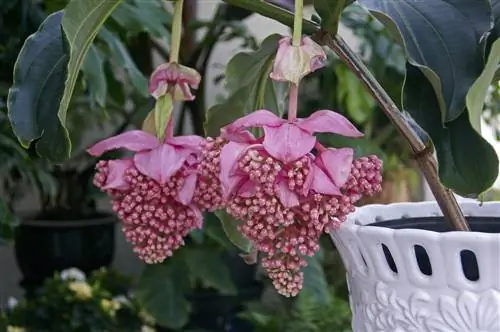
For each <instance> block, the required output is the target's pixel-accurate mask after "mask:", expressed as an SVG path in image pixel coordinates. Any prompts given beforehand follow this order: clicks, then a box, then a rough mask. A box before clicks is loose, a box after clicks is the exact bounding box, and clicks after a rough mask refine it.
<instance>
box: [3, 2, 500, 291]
mask: <svg viewBox="0 0 500 332" xmlns="http://www.w3.org/2000/svg"><path fill="white" fill-rule="evenodd" d="M225 2H226V3H228V4H230V5H232V6H235V7H241V8H243V9H246V10H248V11H249V12H250V13H252V12H256V13H259V14H262V15H265V16H268V17H270V18H272V19H275V20H277V21H279V22H282V23H284V24H287V25H289V26H291V27H292V28H293V35H292V36H278V35H271V36H269V37H268V38H266V39H265V40H264V41H263V42H262V45H261V47H260V48H259V49H258V50H256V51H255V52H252V53H240V54H237V55H235V56H234V57H233V59H231V60H230V62H229V63H228V64H227V70H226V77H225V78H226V81H227V83H228V90H229V92H230V95H229V97H228V98H227V99H226V101H224V102H223V103H221V104H218V105H215V106H214V107H212V108H211V109H210V110H209V111H208V112H207V120H206V123H205V128H206V131H207V136H209V137H200V136H195V135H188V136H175V135H174V133H173V132H174V131H173V129H172V128H173V119H172V118H173V117H172V114H173V109H174V106H175V104H176V103H183V102H192V101H193V100H194V99H195V98H196V92H195V90H196V89H197V88H198V87H199V85H200V84H203V83H204V82H203V78H202V77H200V74H199V73H198V72H197V71H196V70H195V69H193V68H189V67H187V66H184V65H182V64H181V63H179V52H180V50H181V47H182V46H181V40H182V39H181V36H182V13H183V6H184V1H183V0H175V1H173V4H174V7H175V8H174V15H173V21H172V34H171V46H170V50H169V52H170V59H169V62H168V63H165V64H162V65H160V66H159V67H158V68H157V69H156V70H155V71H154V72H153V73H152V74H151V78H150V82H149V88H150V89H149V92H150V94H151V96H152V97H153V98H154V99H155V101H156V104H155V107H154V109H153V110H152V111H151V113H150V114H149V115H148V116H147V118H146V119H145V121H144V125H143V128H142V129H141V130H132V131H128V132H125V133H123V134H120V135H118V136H114V137H110V138H107V139H105V140H103V141H100V142H98V143H96V144H95V145H93V146H92V147H90V148H89V149H88V152H89V154H91V155H93V156H101V155H102V154H104V153H106V152H108V151H111V150H116V149H125V150H128V151H130V152H132V154H131V155H130V156H128V157H127V158H124V159H118V160H106V161H101V162H99V163H98V164H97V173H96V176H95V181H94V183H95V185H96V186H97V187H99V188H100V189H101V190H103V191H104V192H106V193H107V194H108V195H109V197H110V199H111V200H112V203H113V209H114V211H115V212H116V213H117V214H118V216H119V218H120V219H121V221H122V225H123V231H124V233H125V236H126V238H127V240H128V241H129V242H130V243H131V244H132V245H133V246H134V251H135V252H136V253H137V255H138V256H139V257H140V258H141V259H142V260H144V261H145V262H147V263H149V264H157V263H160V262H163V261H164V260H165V259H167V258H168V257H170V256H172V255H175V251H176V250H177V249H179V248H180V246H182V245H183V243H184V237H186V236H187V235H188V234H189V233H190V232H191V231H193V230H195V229H198V228H202V227H203V215H204V212H207V211H209V212H215V213H216V214H217V215H219V216H224V218H221V219H224V220H225V229H226V231H227V234H228V235H229V237H230V239H232V240H233V242H234V243H235V244H237V245H238V246H239V247H241V248H243V249H244V250H245V251H247V252H249V253H250V255H249V256H248V257H247V259H251V258H252V257H253V258H254V257H256V255H257V254H260V255H261V257H262V259H261V263H262V266H263V267H264V269H265V270H266V271H267V273H268V275H269V277H270V278H271V279H272V281H273V283H274V286H275V288H276V289H277V290H278V291H279V292H280V293H281V294H283V295H285V296H295V295H297V294H298V293H299V291H300V289H301V287H302V284H303V272H302V268H303V267H305V266H306V265H307V260H306V258H307V256H313V255H315V254H316V253H317V252H318V250H319V238H320V236H321V234H323V233H325V232H330V231H335V229H336V228H337V227H339V225H340V224H341V223H342V222H343V221H344V220H345V219H346V216H347V215H348V214H349V213H351V212H353V211H354V204H355V203H356V202H357V201H358V200H359V199H361V198H362V197H363V196H370V195H373V194H375V193H377V192H379V191H380V190H381V182H382V177H381V171H382V162H381V160H380V159H379V158H378V157H377V156H374V155H368V156H357V155H356V153H355V152H356V151H355V150H354V149H353V148H348V147H345V148H338V147H337V148H331V147H328V146H323V145H322V144H320V142H319V141H318V140H317V138H316V136H315V135H316V134H317V133H326V134H333V135H340V136H345V137H350V138H354V139H355V138H359V137H361V136H362V135H363V134H362V133H361V132H359V130H358V129H357V128H356V127H355V126H354V125H353V124H352V123H351V122H350V121H349V120H348V119H347V118H345V117H344V116H342V115H340V114H338V113H336V112H334V111H333V110H325V109H320V110H317V111H315V112H312V114H311V115H310V116H308V117H305V118H303V117H300V116H299V115H300V110H299V109H298V96H299V93H298V91H299V88H300V82H301V80H302V79H303V78H304V77H305V76H306V75H308V74H310V73H311V72H314V71H316V70H322V68H323V67H324V62H325V60H326V57H327V54H326V52H325V50H324V47H325V46H326V47H328V48H330V49H331V50H332V51H333V52H334V53H335V54H336V55H337V56H339V57H340V58H341V59H342V60H343V61H345V62H346V64H347V65H348V66H349V68H350V69H352V70H353V73H354V74H355V75H357V76H358V77H359V78H360V79H361V81H362V82H363V84H364V85H365V86H366V88H367V89H368V90H369V92H370V93H371V94H372V95H373V97H374V98H375V100H376V101H377V102H378V103H379V105H380V106H381V108H382V109H383V111H384V112H385V114H386V115H387V116H388V117H389V118H390V120H391V121H392V122H393V124H394V125H395V126H396V128H397V129H398V131H399V132H400V133H401V134H402V135H403V137H404V138H405V139H406V140H407V141H408V143H409V147H410V149H412V151H413V152H414V154H415V158H416V160H417V162H418V164H419V165H420V167H421V169H422V172H423V174H424V175H425V177H426V179H427V180H428V182H429V184H430V186H431V189H432V191H433V193H434V194H435V196H436V199H437V201H438V203H439V204H440V206H441V208H442V210H443V212H444V215H445V218H446V219H447V221H448V222H449V223H450V225H452V226H453V228H455V229H458V230H468V225H467V223H466V221H465V218H464V217H463V214H462V213H461V211H460V208H459V207H458V204H457V203H456V200H455V198H454V196H453V194H452V191H451V190H450V189H453V190H455V191H456V192H457V193H459V194H462V195H467V196H477V195H479V194H480V193H482V192H483V191H485V190H486V189H488V188H489V187H490V186H491V185H492V184H493V182H494V180H495V179H496V177H497V175H498V158H497V156H496V154H495V153H494V150H493V149H492V147H491V146H490V145H489V144H487V143H486V142H485V141H484V140H483V139H482V138H481V136H480V125H479V124H478V123H479V121H478V120H479V118H480V115H481V111H482V109H483V105H484V96H485V95H486V92H487V89H488V86H489V85H490V83H491V81H492V80H493V78H494V77H495V75H494V74H495V70H496V67H497V64H498V60H499V58H500V53H499V52H500V46H499V44H498V42H497V34H498V29H497V27H496V26H494V24H495V23H496V21H495V19H498V18H499V17H500V12H498V8H500V6H497V1H495V0H493V1H491V2H490V1H489V0H477V1H463V2H456V1H447V0H428V1H427V0H422V1H419V2H414V1H410V0H408V1H407V0H401V1H379V0H377V1H371V0H360V1H358V5H361V6H363V7H365V8H366V9H367V10H369V11H370V12H371V13H372V14H373V15H374V16H375V17H377V18H378V19H379V20H380V21H381V22H382V23H384V24H386V25H387V27H388V28H389V29H390V30H391V31H392V32H393V33H394V36H395V37H396V40H397V42H399V43H401V45H402V46H404V47H405V51H406V54H407V56H408V64H407V78H406V82H405V86H404V89H403V96H404V98H403V99H404V101H403V103H404V105H403V107H399V106H398V105H396V104H395V103H394V102H393V101H392V100H391V98H390V97H389V96H388V94H387V93H386V92H385V91H384V90H383V88H382V87H381V86H380V84H378V82H377V81H376V79H375V78H374V77H373V75H372V74H371V73H370V71H369V70H368V69H367V68H366V66H365V65H364V64H363V62H362V61H361V60H360V59H359V57H358V56H357V55H356V53H355V52H354V51H352V50H351V49H350V48H349V46H348V45H347V44H346V43H345V42H344V41H343V40H342V38H341V37H340V36H339V35H338V34H337V26H338V22H339V17H340V14H341V13H342V11H343V9H344V7H346V6H347V5H351V2H352V1H346V0H336V1H332V0H314V1H313V4H314V7H315V9H316V11H317V12H318V14H319V16H320V19H317V17H316V19H315V20H313V21H311V20H307V19H304V17H303V16H304V15H303V7H304V3H303V0H295V4H294V7H293V10H292V8H291V6H288V7H289V8H286V7H287V6H283V5H281V6H280V5H277V2H272V3H271V2H268V1H264V0H226V1H225ZM193 3H194V2H191V4H193ZM119 4H120V1H119V0H116V1H108V0H73V1H71V2H70V3H69V4H68V6H67V7H66V9H65V10H64V18H63V19H62V20H61V18H60V15H59V16H52V17H49V18H48V19H47V20H46V22H45V23H44V24H43V25H42V26H41V28H40V31H39V32H38V34H47V33H48V34H49V35H50V33H49V32H47V30H50V29H49V28H51V27H52V28H54V26H55V27H56V28H60V27H61V26H62V31H63V32H64V37H65V39H64V40H63V41H62V42H65V43H66V42H67V43H68V45H67V46H68V47H67V48H61V50H60V52H66V53H63V54H62V55H61V61H60V62H56V63H55V64H54V70H60V71H66V72H67V76H66V81H65V84H64V86H63V82H59V83H60V84H59V86H58V87H57V88H56V89H55V91H54V93H55V94H57V93H58V94H59V96H60V98H59V99H58V100H59V102H60V105H59V108H58V109H57V111H55V113H54V114H56V113H57V115H58V120H57V119H56V120H55V121H53V122H50V123H48V122H47V121H42V120H40V119H38V118H36V117H33V118H29V119H28V118H22V117H20V115H19V114H16V110H17V109H19V107H18V105H17V104H16V103H19V102H20V101H19V100H18V99H16V96H17V95H18V93H19V90H20V89H23V88H30V87H29V86H26V85H24V86H23V85H22V84H16V83H15V85H14V87H13V88H12V89H11V93H10V98H9V106H10V109H11V120H12V125H13V128H14V129H15V130H16V132H17V133H18V135H19V137H20V140H21V142H23V143H24V144H25V145H29V143H30V142H31V141H33V140H34V139H39V138H40V136H41V139H42V140H44V144H45V145H46V144H47V140H49V141H51V140H52V141H54V144H55V145H54V146H55V147H56V146H57V147H60V149H54V150H53V151H47V150H40V151H39V152H41V153H42V154H43V153H44V152H43V151H45V153H46V154H50V158H51V159H52V160H57V159H59V158H64V157H65V156H66V155H67V154H68V153H69V147H70V144H69V139H68V135H67V132H66V130H65V128H64V123H65V115H66V112H67V106H68V101H69V99H70V97H71V93H72V90H73V88H74V79H75V77H76V76H75V75H77V73H78V70H79V68H80V66H81V62H82V59H83V57H84V56H85V54H86V52H87V50H88V48H89V45H90V44H91V43H92V41H93V38H94V37H95V34H96V33H97V31H98V30H99V28H100V26H101V25H102V23H103V22H104V20H105V19H106V17H108V16H109V14H110V13H111V12H112V11H113V10H114V9H115V8H116V7H117V6H119ZM289 5H290V4H289ZM89 6H90V7H89ZM90 8H91V9H92V10H88V9H90ZM54 15H57V14H54ZM318 22H320V23H318ZM56 30H57V29H56ZM56 30H54V31H56ZM57 31H58V32H59V33H60V29H59V30H57ZM68 50H69V51H68ZM53 51H54V50H53ZM54 52H55V51H54ZM53 55H54V54H53ZM68 59H69V60H68ZM61 64H63V66H62V67H61ZM23 69H24V68H20V67H17V68H16V75H17V78H18V81H19V80H20V78H25V77H24V76H23V75H25V71H23ZM284 100H286V101H287V103H283V101H284ZM308 111H309V112H308V113H310V110H308ZM33 114H36V111H34V112H33ZM54 114H53V115H54ZM29 126H34V127H36V128H37V130H32V131H29V130H26V128H27V127H29ZM58 140H59V142H58ZM434 148H435V149H434ZM468 149H469V150H468ZM434 152H436V155H437V160H438V161H439V167H438V163H437V162H436V159H434ZM478 167H480V168H481V170H482V171H481V172H477V169H478ZM228 216H230V217H231V218H229V219H228V218H227V217H228ZM228 220H229V222H228ZM242 241H243V242H245V245H241V243H242Z"/></svg>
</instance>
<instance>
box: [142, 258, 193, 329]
mask: <svg viewBox="0 0 500 332" xmlns="http://www.w3.org/2000/svg"><path fill="white" fill-rule="evenodd" d="M174 259H176V258H171V260H172V261H173V260H174ZM172 261H168V260H167V261H166V262H165V263H163V264H154V265H146V267H145V269H144V271H143V273H142V275H141V278H140V280H139V283H138V285H137V287H136V289H135V295H136V296H137V299H138V300H139V302H140V303H141V305H143V306H144V308H145V309H146V310H147V311H148V312H149V313H150V314H151V315H152V316H153V317H154V318H155V320H156V321H157V322H158V324H160V325H161V326H164V327H169V328H173V329H177V328H181V327H183V326H184V325H185V324H186V323H187V321H188V317H189V303H188V302H187V300H186V299H185V298H184V293H183V287H181V286H182V283H183V281H186V275H187V274H186V273H187V271H186V268H185V266H183V265H179V264H175V262H172ZM178 261H179V259H177V262H178Z"/></svg>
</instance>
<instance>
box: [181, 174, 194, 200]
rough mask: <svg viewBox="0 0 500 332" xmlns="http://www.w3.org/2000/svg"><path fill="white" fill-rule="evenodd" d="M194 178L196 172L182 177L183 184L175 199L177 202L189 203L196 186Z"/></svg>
mask: <svg viewBox="0 0 500 332" xmlns="http://www.w3.org/2000/svg"><path fill="white" fill-rule="evenodd" d="M196 180H197V176H196V174H190V175H188V176H187V177H186V178H185V179H184V185H183V186H182V188H181V190H179V193H178V195H177V201H179V203H182V204H184V205H188V204H189V203H191V200H192V199H193V195H194V190H195V188H196Z"/></svg>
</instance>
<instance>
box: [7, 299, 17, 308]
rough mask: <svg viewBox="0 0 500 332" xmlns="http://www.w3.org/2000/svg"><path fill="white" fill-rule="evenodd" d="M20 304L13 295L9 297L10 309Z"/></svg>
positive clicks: (8, 306) (8, 305)
mask: <svg viewBox="0 0 500 332" xmlns="http://www.w3.org/2000/svg"><path fill="white" fill-rule="evenodd" d="M18 304H19V301H18V300H17V299H16V298H14V297H12V296H11V297H9V299H8V300H7V308H9V309H14V308H15V307H17V305H18Z"/></svg>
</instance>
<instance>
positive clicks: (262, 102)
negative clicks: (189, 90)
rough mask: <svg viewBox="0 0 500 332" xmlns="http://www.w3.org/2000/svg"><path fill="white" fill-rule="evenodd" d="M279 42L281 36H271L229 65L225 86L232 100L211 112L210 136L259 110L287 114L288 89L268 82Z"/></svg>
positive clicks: (216, 106) (208, 122) (208, 121)
mask: <svg viewBox="0 0 500 332" xmlns="http://www.w3.org/2000/svg"><path fill="white" fill-rule="evenodd" d="M279 39H280V36H279V35H276V34H274V35H271V36H269V37H267V38H266V39H265V40H264V41H263V42H262V45H261V47H260V48H259V49H258V50H257V51H255V52H250V53H238V54H236V55H235V56H234V57H233V58H232V59H231V60H230V61H229V63H228V65H227V68H226V82H227V86H228V89H229V91H230V96H229V97H228V98H227V100H226V101H225V102H224V103H222V104H218V105H215V106H213V107H211V108H210V109H209V110H208V114H207V122H206V123H205V130H206V132H207V135H209V136H218V135H219V131H220V128H221V127H223V126H225V125H227V124H229V123H231V122H233V121H234V120H236V119H237V118H239V117H241V116H243V115H246V114H249V113H251V112H253V111H255V110H258V109H262V108H265V109H268V110H270V111H272V112H274V113H276V114H280V115H282V114H283V113H284V111H285V99H286V94H287V90H286V85H285V84H283V83H278V82H273V81H272V80H271V79H270V78H269V73H270V72H271V69H272V64H273V61H274V58H275V55H276V51H277V48H278V41H279Z"/></svg>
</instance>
